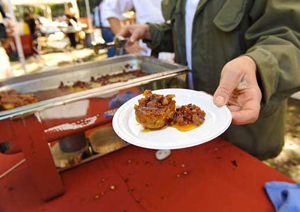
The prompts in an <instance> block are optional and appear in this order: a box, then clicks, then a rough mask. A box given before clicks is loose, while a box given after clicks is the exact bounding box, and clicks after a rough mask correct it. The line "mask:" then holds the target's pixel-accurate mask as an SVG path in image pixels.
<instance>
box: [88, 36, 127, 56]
mask: <svg viewBox="0 0 300 212" xmlns="http://www.w3.org/2000/svg"><path fill="white" fill-rule="evenodd" d="M128 41H129V39H128V38H124V37H122V36H116V37H115V38H114V41H113V42H109V43H96V42H92V45H93V47H94V51H95V53H96V54H98V52H99V50H100V49H107V48H111V47H116V48H118V49H120V48H122V47H123V46H124V45H125V44H126V43H127V42H128Z"/></svg>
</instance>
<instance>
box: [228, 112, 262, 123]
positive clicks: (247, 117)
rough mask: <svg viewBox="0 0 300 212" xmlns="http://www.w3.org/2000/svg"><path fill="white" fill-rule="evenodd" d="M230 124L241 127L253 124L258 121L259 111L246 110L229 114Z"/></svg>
mask: <svg viewBox="0 0 300 212" xmlns="http://www.w3.org/2000/svg"><path fill="white" fill-rule="evenodd" d="M231 114H232V124H235V125H243V124H250V123H254V122H255V121H256V120H257V119H258V115H259V111H256V110H253V109H248V110H240V111H236V112H231Z"/></svg>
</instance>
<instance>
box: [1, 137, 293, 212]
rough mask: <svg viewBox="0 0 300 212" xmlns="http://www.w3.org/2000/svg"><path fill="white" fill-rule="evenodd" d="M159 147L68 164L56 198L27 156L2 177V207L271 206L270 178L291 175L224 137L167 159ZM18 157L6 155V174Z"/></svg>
mask: <svg viewBox="0 0 300 212" xmlns="http://www.w3.org/2000/svg"><path fill="white" fill-rule="evenodd" d="M155 152H156V151H155V150H149V149H143V148H139V147H135V146H129V147H127V148H124V149H122V150H119V151H116V152H113V153H112V154H109V155H106V156H104V157H101V158H98V159H96V160H93V161H91V162H89V163H86V164H83V165H81V166H78V167H76V168H73V169H71V170H68V171H65V172H63V173H62V174H61V177H62V180H63V183H64V187H65V192H66V193H65V195H63V196H61V197H58V198H56V199H54V200H52V201H50V202H43V201H42V200H41V199H40V197H39V196H38V194H37V192H36V189H35V186H34V184H33V182H32V181H31V178H30V173H29V171H28V168H27V166H26V162H25V164H23V165H21V166H20V167H18V168H17V169H16V170H14V171H13V172H11V173H10V174H9V175H8V176H6V177H4V178H3V179H1V180H0V211H1V212H11V211H13V212H15V211H35V212H36V211H101V212H102V211H104V212H114V211H116V212H122V211H126V212H135V211H162V212H176V211H178V212H183V211H193V212H194V211H205V212H219V211H220V212H227V211H228V212H235V211H238V212H241V211H243V212H247V211H249V212H253V211H255V212H260V211H261V212H271V211H274V208H273V206H272V204H271V202H270V201H269V199H268V197H267V194H266V192H265V190H264V188H263V186H264V183H265V182H268V181H287V182H293V181H292V180H291V179H289V178H288V177H287V176H285V175H283V174H281V173H279V172H277V171H276V170H274V169H272V168H270V167H268V166H266V165H265V164H263V163H262V162H261V161H259V160H257V159H255V158H254V157H252V156H250V155H248V154H247V153H245V152H244V151H242V150H240V149H239V148H237V147H235V146H233V145H232V144H230V143H228V142H226V141H224V140H222V139H220V138H217V139H215V140H213V141H211V142H208V143H206V144H202V145H199V146H196V147H193V148H186V149H181V150H172V153H171V156H170V157H169V158H167V159H165V160H163V161H158V160H156V159H155ZM20 159H22V154H19V155H13V156H11V155H10V156H4V155H0V173H3V172H4V171H5V170H7V169H8V168H9V167H11V166H12V165H13V164H15V163H16V162H18V161H19V160H20Z"/></svg>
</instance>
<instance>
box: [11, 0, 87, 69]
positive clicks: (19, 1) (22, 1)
mask: <svg viewBox="0 0 300 212" xmlns="http://www.w3.org/2000/svg"><path fill="white" fill-rule="evenodd" d="M7 2H8V6H9V13H10V15H11V18H12V20H13V21H14V22H16V17H15V15H14V12H13V5H29V6H42V5H49V4H66V3H71V4H72V7H73V9H74V10H75V14H76V15H75V16H76V17H79V10H78V5H77V0H7ZM85 4H86V10H87V11H86V12H87V19H88V26H89V29H90V30H91V28H92V19H91V11H90V5H89V1H88V0H85ZM15 39H16V44H17V51H18V54H19V59H20V62H21V65H22V67H23V70H24V72H25V73H26V66H25V57H24V53H23V48H22V43H21V39H20V35H18V34H16V35H15Z"/></svg>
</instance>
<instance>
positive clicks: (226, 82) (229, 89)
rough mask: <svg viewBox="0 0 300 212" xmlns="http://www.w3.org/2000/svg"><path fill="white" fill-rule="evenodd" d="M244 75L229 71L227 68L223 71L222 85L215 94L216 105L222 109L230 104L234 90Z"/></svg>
mask: <svg viewBox="0 0 300 212" xmlns="http://www.w3.org/2000/svg"><path fill="white" fill-rule="evenodd" d="M241 78H242V73H241V72H239V71H236V70H232V69H228V68H226V66H225V67H224V68H223V70H222V74H221V79H220V84H219V86H218V88H217V90H216V91H215V93H214V103H215V104H216V105H217V106H218V107H221V106H223V105H225V104H227V103H228V101H229V99H230V97H231V95H232V93H233V91H234V89H235V88H236V87H237V85H238V84H239V82H240V80H241Z"/></svg>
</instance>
